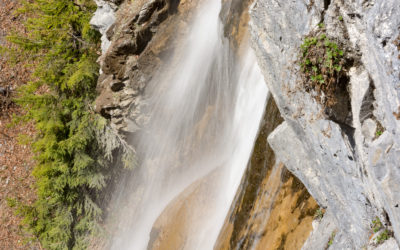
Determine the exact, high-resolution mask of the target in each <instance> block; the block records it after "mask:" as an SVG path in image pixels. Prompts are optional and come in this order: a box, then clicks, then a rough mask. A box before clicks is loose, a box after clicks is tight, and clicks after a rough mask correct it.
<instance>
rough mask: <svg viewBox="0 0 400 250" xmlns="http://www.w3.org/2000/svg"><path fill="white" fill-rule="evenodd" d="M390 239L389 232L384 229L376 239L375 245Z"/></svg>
mask: <svg viewBox="0 0 400 250" xmlns="http://www.w3.org/2000/svg"><path fill="white" fill-rule="evenodd" d="M389 237H390V232H389V230H387V229H385V230H384V231H383V232H382V233H380V234H379V235H378V237H376V243H377V244H382V243H383V242H384V241H386V240H388V239H389Z"/></svg>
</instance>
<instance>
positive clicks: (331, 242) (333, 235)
mask: <svg viewBox="0 0 400 250" xmlns="http://www.w3.org/2000/svg"><path fill="white" fill-rule="evenodd" d="M335 236H336V230H335V231H333V232H332V234H331V237H329V241H328V247H330V246H332V244H333V240H334V239H335Z"/></svg>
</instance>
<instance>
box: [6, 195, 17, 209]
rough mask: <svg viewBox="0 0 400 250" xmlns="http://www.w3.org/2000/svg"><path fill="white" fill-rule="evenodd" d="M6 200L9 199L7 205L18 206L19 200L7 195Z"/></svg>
mask: <svg viewBox="0 0 400 250" xmlns="http://www.w3.org/2000/svg"><path fill="white" fill-rule="evenodd" d="M6 201H7V206H9V207H11V208H12V207H15V206H17V204H18V202H17V200H16V199H14V198H10V197H7V198H6Z"/></svg>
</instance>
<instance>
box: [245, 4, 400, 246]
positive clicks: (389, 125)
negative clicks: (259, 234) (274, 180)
mask: <svg viewBox="0 0 400 250" xmlns="http://www.w3.org/2000/svg"><path fill="white" fill-rule="evenodd" d="M299 13H301V14H299ZM320 22H323V23H324V26H325V29H326V31H325V32H326V34H327V35H328V36H330V37H333V38H335V39H336V40H337V41H338V42H340V43H341V44H345V57H346V56H347V60H349V61H352V63H351V65H350V66H349V68H348V69H347V70H348V72H347V88H346V89H345V91H347V92H348V97H347V100H344V101H346V102H348V103H349V105H348V109H342V110H341V111H339V112H338V111H336V112H337V113H336V115H331V114H329V112H328V113H327V112H326V109H325V108H324V107H322V106H321V105H320V104H319V103H318V102H317V101H316V100H315V99H314V97H313V95H315V93H313V92H306V91H305V90H304V89H303V88H302V80H301V77H300V73H299V71H300V69H299V66H298V63H297V61H296V60H297V59H298V55H299V47H300V45H301V44H302V40H303V39H304V37H305V36H306V35H308V34H310V32H312V31H315V30H317V29H319V27H318V23H320ZM250 26H251V32H252V44H253V47H254V49H255V51H256V54H257V57H258V62H259V64H260V66H261V68H262V71H263V74H264V77H265V81H266V84H267V85H268V87H269V89H270V91H271V93H272V95H273V97H274V99H275V100H276V103H277V105H278V107H279V110H280V112H281V114H282V116H283V118H284V119H285V123H284V124H282V125H281V126H279V127H278V128H277V129H276V130H275V131H274V132H273V133H272V134H271V135H270V137H269V143H270V144H271V147H272V148H273V149H274V151H275V154H276V156H277V158H278V159H279V160H281V161H282V162H284V164H285V165H286V166H287V168H288V169H289V170H290V171H291V172H292V173H294V174H295V175H296V176H297V177H298V178H299V179H300V180H301V181H302V182H303V183H304V184H305V186H306V187H307V189H308V190H309V192H310V194H311V195H312V196H313V197H314V198H315V199H316V200H317V201H318V203H319V204H320V205H321V206H322V207H325V208H327V210H328V212H329V213H330V214H331V217H330V218H331V222H332V223H333V224H334V225H335V227H336V228H337V229H338V233H337V235H338V237H337V242H336V241H335V242H334V243H333V245H336V246H337V247H335V249H355V248H357V249H360V248H362V247H365V246H366V245H367V244H368V241H369V236H370V235H371V229H370V224H371V221H372V220H373V219H374V217H375V216H378V217H380V218H381V220H382V221H383V222H384V223H386V224H387V225H390V224H391V226H392V228H393V231H394V236H395V239H396V240H397V241H399V240H400V208H399V206H400V204H399V203H400V167H399V166H400V165H399V162H400V120H399V118H400V113H398V111H399V105H400V89H399V88H400V79H399V77H400V60H399V50H398V47H397V45H396V41H397V39H398V38H399V36H400V35H399V31H400V4H399V2H398V0H375V1H361V0H356V1H341V0H332V1H322V0H314V1H312V0H310V1H308V0H294V1H274V0H257V1H255V3H254V4H253V6H252V10H251V24H250ZM337 117H343V118H344V119H336V118H337ZM398 117H399V118H398ZM315 230H317V231H318V230H320V229H318V228H315ZM320 233H322V234H323V235H324V237H325V238H326V236H327V235H325V234H330V232H328V231H326V232H320ZM314 234H316V233H314ZM321 237H322V236H321ZM391 242H393V240H391ZM395 243H396V241H394V243H390V244H395ZM306 244H307V245H305V249H321V244H322V243H321V242H319V241H312V240H310V241H309V242H308V243H306ZM388 244H389V243H388ZM395 245H396V244H395ZM324 247H325V245H324ZM388 249H392V248H388Z"/></svg>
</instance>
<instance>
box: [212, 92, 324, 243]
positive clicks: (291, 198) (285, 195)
mask: <svg viewBox="0 0 400 250" xmlns="http://www.w3.org/2000/svg"><path fill="white" fill-rule="evenodd" d="M281 122H282V118H281V117H280V114H279V110H278V108H277V106H276V104H275V102H274V100H273V99H272V98H270V99H269V101H268V104H267V107H266V112H265V115H264V124H263V126H262V127H261V130H260V133H259V136H258V138H257V141H256V145H255V148H254V151H253V154H252V157H251V160H250V164H249V166H248V168H247V170H246V173H245V175H244V178H243V180H242V184H241V187H240V188H239V191H238V194H237V197H236V200H235V202H234V204H233V205H232V208H231V211H230V214H229V216H228V218H227V220H226V222H225V224H224V227H223V229H222V230H221V233H220V236H219V239H218V241H217V243H216V245H215V249H260V250H261V249H263V250H264V249H300V248H301V246H302V245H303V243H304V242H305V240H306V239H307V236H308V235H309V233H310V232H311V230H312V225H311V222H312V220H313V215H314V213H315V210H316V209H317V204H316V202H315V201H314V200H313V198H312V197H311V196H310V195H309V194H308V192H307V190H306V189H305V187H304V186H303V185H302V184H301V183H300V182H299V181H298V180H297V179H296V178H295V177H294V176H293V175H292V174H290V172H288V171H287V170H286V168H285V167H284V166H283V165H282V164H280V163H275V156H274V153H273V151H272V149H271V148H270V147H269V145H268V143H267V137H268V135H269V134H270V133H271V132H272V131H273V130H274V129H275V127H276V126H278V125H279V124H280V123H281Z"/></svg>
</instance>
